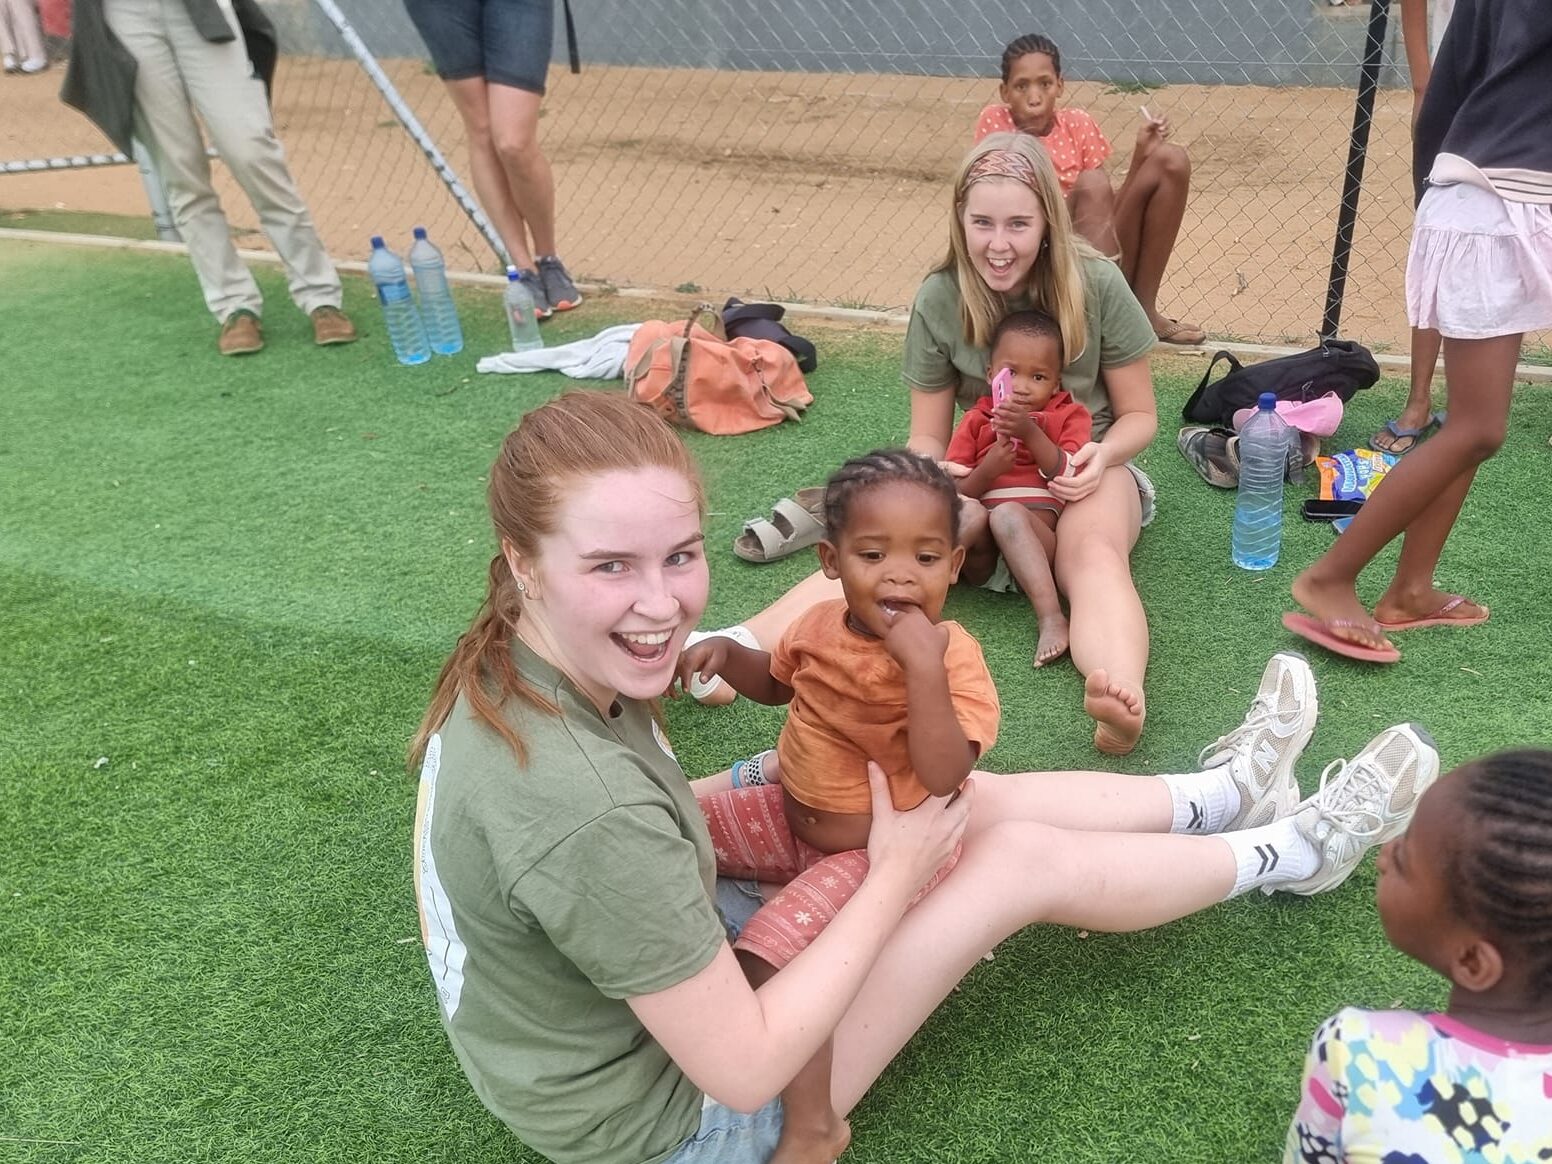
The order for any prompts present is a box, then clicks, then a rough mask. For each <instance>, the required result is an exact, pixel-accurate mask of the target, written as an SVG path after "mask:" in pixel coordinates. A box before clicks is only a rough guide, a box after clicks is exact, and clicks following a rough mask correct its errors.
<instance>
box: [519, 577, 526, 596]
mask: <svg viewBox="0 0 1552 1164" xmlns="http://www.w3.org/2000/svg"><path fill="white" fill-rule="evenodd" d="M517 592H518V593H519V594H527V593H528V587H526V586H524V585H523V582H522V579H518V583H517Z"/></svg>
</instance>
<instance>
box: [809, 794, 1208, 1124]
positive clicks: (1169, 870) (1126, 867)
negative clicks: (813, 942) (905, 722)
mask: <svg viewBox="0 0 1552 1164" xmlns="http://www.w3.org/2000/svg"><path fill="white" fill-rule="evenodd" d="M1235 871H1236V866H1235V858H1234V856H1233V852H1232V850H1231V849H1230V848H1229V845H1228V844H1227V842H1225V841H1223V840H1221V839H1219V838H1217V837H1183V836H1161V835H1150V834H1129V835H1118V834H1111V833H1070V832H1066V831H1063V830H1061V829H1051V828H1047V827H1045V826H1043V825H1038V824H1031V823H1022V822H1016V823H1003V824H998V825H996V826H995V827H993V828H990V829H988V830H986V831H985V832H984V833H981V834H979V835H977V836H975V837H972V838H970V839H968V840H967V841H966V843H965V848H964V853H963V855H962V856H961V857H960V860H959V864H958V866H956V868H955V869H954V871H953V872H952V873H951V874H949V876H948V877H947V878H946V879H945V880H944V881H943V883H942V884H940V885H939V886H938V887H937V888H935V889H934V890H933V891H932V892H931V893H929V894H928V895H927V896H926V897H924V898H923V899H922V900H921V901H920V902H919V903H918V904H917V905H916V906H915V907H914V908H913V909H912V910H910V911H909V912H908V913H907V914H906V915H905V916H904V918H902V919H901V922H900V925H899V927H898V928H897V929H896V930H895V933H894V935H893V936H892V937H891V938H890V939H889V942H888V944H887V945H886V946H885V947H884V951H883V953H882V954H881V955H880V957H879V960H878V962H877V963H876V964H875V965H874V967H873V972H872V973H871V974H870V975H869V976H868V979H867V982H866V983H865V984H864V985H863V987H862V991H861V993H860V994H859V995H858V996H857V1000H856V1001H855V1002H854V1003H853V1004H852V1006H851V1009H850V1010H848V1011H847V1012H846V1017H845V1018H843V1019H842V1020H841V1023H840V1025H839V1027H837V1029H836V1032H835V1040H834V1042H835V1053H834V1060H833V1063H834V1065H833V1082H832V1089H831V1095H832V1097H833V1100H834V1107H835V1110H836V1111H837V1112H840V1113H841V1114H842V1115H844V1114H846V1113H847V1112H849V1111H850V1110H851V1109H852V1108H853V1107H854V1106H855V1105H856V1103H857V1101H858V1100H859V1099H861V1098H862V1096H863V1094H864V1093H865V1092H866V1091H867V1089H868V1088H869V1087H870V1086H872V1084H873V1081H874V1080H875V1079H877V1078H878V1076H879V1073H880V1072H882V1071H883V1069H884V1068H885V1067H886V1066H888V1064H889V1062H890V1060H891V1059H893V1058H894V1057H895V1055H896V1054H898V1053H899V1050H900V1048H901V1047H903V1046H904V1045H905V1043H906V1041H907V1040H908V1039H910V1037H911V1036H912V1035H913V1034H914V1033H915V1032H916V1030H917V1028H918V1027H920V1026H921V1024H922V1023H923V1022H924V1021H926V1019H927V1016H928V1015H930V1014H931V1013H932V1011H933V1010H934V1009H935V1008H936V1007H937V1006H938V1004H939V1003H940V1002H941V1001H942V1000H943V999H944V998H945V997H947V995H948V992H949V991H950V990H951V989H952V988H953V986H954V984H955V983H957V982H958V981H959V980H960V979H961V978H962V977H964V975H965V973H966V972H967V971H968V970H969V969H970V968H971V967H972V966H974V965H975V964H976V961H977V960H978V959H979V958H980V957H981V956H982V955H983V954H984V953H985V952H986V951H987V950H990V949H992V948H994V947H995V946H996V945H997V944H998V943H999V942H1001V941H1002V940H1003V939H1004V938H1006V937H1008V936H1009V935H1010V934H1012V933H1014V932H1016V931H1017V930H1019V929H1022V928H1023V927H1024V926H1026V925H1030V924H1032V923H1034V922H1037V921H1038V922H1050V923H1055V924H1059V925H1073V926H1084V927H1088V928H1092V929H1098V930H1104V931H1109V932H1120V931H1125V930H1136V929H1146V928H1149V927H1151V926H1156V925H1162V924H1163V923H1165V922H1168V921H1173V920H1174V919H1176V918H1179V917H1184V916H1186V915H1187V914H1191V913H1195V912H1196V911H1198V910H1201V909H1205V908H1206V907H1207V906H1209V905H1212V904H1214V903H1215V902H1218V901H1222V900H1223V899H1224V898H1225V897H1227V896H1228V894H1229V892H1230V891H1231V889H1232V888H1233V886H1234V881H1235Z"/></svg>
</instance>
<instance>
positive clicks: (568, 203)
mask: <svg viewBox="0 0 1552 1164" xmlns="http://www.w3.org/2000/svg"><path fill="white" fill-rule="evenodd" d="M385 67H386V69H387V71H388V73H389V74H390V76H391V77H392V79H393V81H394V83H395V85H396V86H397V87H398V88H399V89H400V91H401V92H402V93H403V95H404V97H405V98H406V100H407V101H408V103H409V104H410V106H411V107H412V108H413V109H414V110H415V111H416V113H417V115H418V116H419V117H420V118H421V120H422V121H423V122H424V123H425V125H426V126H427V128H428V129H429V131H430V133H431V134H432V136H433V138H434V139H435V140H436V141H437V143H438V144H439V146H440V147H441V149H442V150H443V151H444V152H445V153H446V155H447V158H448V161H449V162H450V163H451V164H452V166H453V168H454V170H455V171H457V172H459V173H460V174H463V175H467V173H468V166H467V157H466V154H465V151H464V149H463V142H462V132H461V129H460V127H459V123H458V121H457V118H456V115H455V114H454V112H453V110H452V107H451V104H450V102H449V101H448V100H447V98H446V97H445V95H444V92H443V90H442V88H441V85H440V83H439V82H438V81H437V80H436V78H435V77H434V76H431V75H430V74H429V73H428V71H427V70H426V68H425V66H424V65H423V64H422V63H421V62H419V61H389V62H385ZM60 77H61V73H60V72H59V71H50V72H49V73H47V74H44V75H43V76H40V77H4V78H0V161H11V160H17V159H22V158H35V157H48V156H53V155H62V154H73V153H83V152H98V151H102V150H104V149H106V148H107V146H106V143H105V141H104V139H103V138H102V137H101V135H100V134H99V133H98V132H97V131H96V129H95V128H94V127H92V126H91V125H90V123H88V122H87V121H86V120H85V118H83V117H82V116H81V115H80V114H78V113H76V112H75V111H74V110H71V109H67V108H65V107H64V106H63V105H61V104H60V103H59V101H58V98H57V92H58V84H59V80H60ZM994 91H995V86H994V84H993V83H991V82H989V81H984V80H967V79H954V78H937V77H905V76H892V75H837V74H795V73H739V72H728V71H713V70H653V69H632V68H618V67H601V66H592V65H589V66H587V67H586V68H585V69H584V71H583V73H582V75H581V76H579V77H573V76H571V75H569V74H567V73H565V72H564V71H562V70H554V71H552V73H551V88H550V95H549V97H548V98H547V99H546V103H545V109H544V113H543V117H542V120H541V123H540V132H541V137H542V141H543V144H544V147H545V149H546V152H547V153H548V155H549V157H550V158H551V160H552V162H553V164H554V168H555V174H556V181H557V187H558V204H559V208H560V237H561V253H562V255H563V256H564V257H565V258H566V260H567V262H568V264H569V265H570V266H571V268H572V270H573V271H574V272H575V273H577V274H578V276H579V277H583V278H586V279H589V280H595V281H601V282H608V283H613V284H616V285H621V286H627V285H629V286H641V287H654V288H661V289H667V290H674V289H679V290H683V291H695V290H703V291H705V292H706V293H707V294H708V295H710V296H718V295H724V294H732V293H738V294H741V295H744V296H746V297H747V296H749V295H755V296H759V297H762V298H780V299H789V300H804V301H809V302H816V303H828V304H834V305H839V306H847V307H864V306H866V307H880V308H894V309H901V308H904V307H905V306H906V305H908V304H909V302H910V300H911V296H912V294H913V293H914V290H915V287H916V285H917V283H918V282H919V280H920V279H921V276H922V275H923V274H924V273H925V271H926V270H927V269H928V268H929V267H930V266H931V265H932V264H933V263H934V262H936V261H937V260H938V259H939V258H940V257H941V256H942V254H943V251H944V249H945V246H946V239H947V228H946V216H947V210H948V197H949V187H948V183H949V180H950V176H951V174H952V172H953V170H954V167H955V164H956V162H957V160H958V158H959V157H960V156H961V155H962V152H963V150H964V149H965V147H966V146H967V145H968V144H969V142H970V132H971V128H972V126H973V124H974V122H975V117H976V114H977V112H978V111H979V109H980V107H981V106H982V105H983V104H984V103H985V102H986V101H987V100H989V99H991V97H992V96H993V94H994ZM1066 103H1067V104H1069V105H1075V106H1080V107H1083V108H1086V109H1088V110H1089V111H1091V112H1092V113H1093V114H1094V115H1095V116H1096V117H1097V118H1098V119H1099V121H1100V124H1101V125H1102V126H1103V128H1104V130H1105V132H1106V134H1107V135H1108V136H1109V137H1110V138H1111V140H1112V141H1113V143H1114V144H1115V156H1114V157H1113V158H1112V159H1111V168H1112V171H1113V175H1114V177H1115V179H1116V181H1119V179H1120V177H1121V175H1122V174H1124V172H1125V166H1126V162H1127V159H1128V158H1129V156H1130V154H1131V151H1132V142H1133V139H1134V137H1135V134H1136V130H1137V126H1138V123H1139V121H1138V106H1139V105H1140V104H1147V105H1148V106H1149V108H1150V109H1151V110H1152V111H1153V112H1155V113H1167V114H1168V115H1169V116H1170V118H1171V119H1172V122H1173V124H1174V127H1175V137H1174V140H1176V141H1178V142H1180V143H1182V144H1183V145H1185V146H1186V147H1187V148H1188V150H1189V151H1190V154H1191V157H1192V163H1193V167H1194V173H1193V177H1192V192H1191V200H1190V205H1189V207H1188V209H1187V212H1186V220H1185V225H1184V227H1183V229H1182V233H1181V238H1180V241H1179V244H1178V246H1177V250H1176V259H1175V262H1174V263H1173V265H1172V267H1171V270H1170V272H1169V275H1168V278H1167V281H1166V289H1165V294H1164V295H1163V296H1162V297H1161V306H1163V307H1164V309H1165V310H1166V311H1168V312H1169V313H1170V314H1173V315H1176V316H1179V317H1180V318H1183V319H1190V320H1194V321H1200V322H1202V323H1203V324H1204V325H1205V326H1206V327H1207V328H1208V329H1209V331H1210V333H1211V334H1213V335H1214V336H1218V337H1221V338H1237V339H1253V340H1261V341H1271V342H1288V343H1306V342H1308V341H1310V340H1311V339H1312V338H1313V336H1314V334H1315V331H1316V328H1317V326H1318V324H1319V322H1320V318H1321V313H1322V310H1323V306H1324V300H1325V290H1326V278H1327V274H1328V271H1329V268H1330V262H1331V247H1332V238H1333V235H1334V233H1335V228H1336V215H1337V206H1338V202H1339V199H1340V196H1341V187H1342V174H1343V168H1344V165H1345V162H1346V156H1347V143H1348V135H1349V131H1350V128H1351V122H1352V107H1353V98H1352V94H1351V92H1350V91H1345V90H1335V89H1307V88H1299V89H1294V88H1289V89H1273V88H1259V87H1252V86H1217V87H1197V86H1182V85H1171V86H1167V87H1164V88H1161V89H1156V90H1152V91H1148V92H1140V93H1139V92H1121V91H1117V90H1115V89H1111V88H1107V87H1106V86H1104V85H1102V84H1098V83H1080V82H1073V83H1069V85H1068V87H1067V95H1066ZM1409 111H1410V94H1408V93H1405V92H1394V91H1392V92H1382V93H1381V94H1380V99H1379V105H1378V108H1377V110H1376V114H1375V124H1374V129H1373V137H1372V141H1371V149H1370V154H1369V158H1368V169H1367V175H1366V180H1365V189H1364V194H1363V198H1362V202H1361V210H1360V215H1359V220H1358V227H1357V231H1356V234H1355V239H1354V244H1355V245H1354V252H1353V261H1352V270H1351V274H1350V276H1349V279H1348V284H1347V297H1346V303H1345V307H1344V314H1343V319H1342V331H1343V334H1346V335H1350V336H1354V337H1357V338H1361V339H1364V340H1366V341H1368V342H1370V343H1372V344H1375V345H1377V346H1380V347H1383V348H1386V349H1390V350H1405V334H1406V333H1405V318H1404V310H1403V296H1402V291H1403V287H1402V282H1403V279H1402V276H1403V271H1404V268H1405V260H1406V243H1407V234H1408V230H1409V226H1410V217H1411V211H1410V207H1411V195H1410V186H1409V180H1408V171H1409V167H1410V160H1409V153H1410V142H1409V138H1408V132H1407V117H1408V114H1409ZM275 115H276V117H275V120H276V126H277V130H278V132H279V135H280V137H281V139H282V141H283V142H284V143H285V146H286V149H287V151H288V154H289V156H290V158H291V162H292V166H293V168H294V170H295V172H296V174H297V178H298V181H299V182H300V184H301V186H302V190H303V193H304V194H305V195H306V197H307V199H308V201H309V204H310V206H311V207H312V210H313V214H314V217H315V218H316V219H317V222H318V225H319V228H320V230H321V232H322V234H323V237H324V240H325V242H326V244H327V245H328V247H329V250H330V252H331V253H333V254H335V255H337V256H339V257H342V258H362V257H364V256H365V254H366V251H367V249H368V246H367V239H368V236H369V235H371V234H374V233H382V234H384V235H386V236H388V237H390V238H391V239H394V240H398V241H400V242H404V241H405V240H407V239H408V236H409V232H410V228H411V227H412V226H413V225H415V224H416V223H423V224H425V225H426V226H427V227H428V228H429V229H430V230H431V232H432V236H433V237H434V238H436V239H438V240H439V241H441V243H442V244H443V246H444V248H445V249H446V250H447V251H448V253H449V258H450V261H451V262H452V263H453V265H455V266H457V267H461V268H465V269H484V270H493V269H495V259H494V257H493V255H492V254H491V251H490V249H489V248H488V247H487V246H486V245H485V244H484V242H483V240H482V239H481V236H480V235H479V233H478V232H477V231H476V230H475V229H474V228H473V227H472V226H471V225H470V224H469V223H468V220H467V219H466V218H464V217H463V215H462V213H461V211H460V210H459V209H458V207H457V205H456V203H455V202H454V201H453V199H452V198H451V197H450V196H449V195H448V194H447V193H446V191H445V189H444V188H443V186H442V185H441V184H440V182H439V180H438V179H437V177H436V175H435V174H434V173H433V171H432V168H431V166H430V165H429V164H428V162H427V161H426V159H425V158H424V156H423V155H422V154H421V152H420V150H419V149H418V148H417V147H416V146H415V144H414V143H413V142H412V141H411V140H410V138H409V137H408V136H407V135H406V134H405V133H404V132H403V130H402V129H401V128H400V127H399V125H398V123H397V122H396V121H395V120H394V118H393V115H392V113H391V112H390V110H389V109H388V107H387V106H386V105H385V104H384V103H383V101H382V99H381V98H380V96H379V95H378V94H377V92H376V91H375V90H374V89H373V88H372V86H371V84H370V82H369V81H368V80H367V78H366V76H365V75H364V74H363V73H362V71H361V70H360V68H359V67H357V66H356V65H355V63H354V62H350V61H338V60H328V59H321V58H297V59H292V60H288V61H285V62H283V63H282V66H281V72H280V75H279V77H278V79H277V84H276V92H275ZM217 174H218V182H217V186H218V189H219V190H220V192H221V195H222V201H223V203H224V205H225V206H226V207H227V208H228V213H229V216H230V218H231V221H232V223H233V226H234V229H235V230H237V231H238V232H239V233H240V234H241V235H242V239H241V241H242V244H243V245H245V246H263V245H264V242H263V239H262V236H261V235H260V234H258V232H257V221H256V219H255V216H254V214H253V212H252V210H251V208H250V207H249V206H248V204H247V201H246V199H244V198H243V197H242V195H241V193H240V191H238V190H236V188H235V185H234V184H233V183H232V182H231V180H230V179H229V178H228V177H227V176H226V175H225V174H224V173H222V172H221V170H220V167H219V165H217ZM0 208H6V209H21V208H58V209H68V210H81V211H96V212H105V213H117V214H130V215H144V214H145V213H146V199H145V195H144V192H143V189H142V187H141V184H140V178H139V175H138V173H137V172H136V170H135V169H134V168H133V167H115V168H106V169H91V170H76V171H69V172H62V171H56V172H46V173H36V174H0Z"/></svg>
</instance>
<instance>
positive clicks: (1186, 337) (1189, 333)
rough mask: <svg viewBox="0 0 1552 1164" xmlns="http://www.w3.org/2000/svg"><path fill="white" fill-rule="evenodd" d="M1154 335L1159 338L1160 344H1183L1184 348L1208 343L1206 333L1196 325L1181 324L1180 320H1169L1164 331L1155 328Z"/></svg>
mask: <svg viewBox="0 0 1552 1164" xmlns="http://www.w3.org/2000/svg"><path fill="white" fill-rule="evenodd" d="M1153 334H1154V335H1156V336H1157V337H1158V338H1159V342H1160V343H1166V344H1181V345H1182V346H1184V347H1195V346H1196V345H1197V344H1204V343H1206V342H1207V333H1206V332H1205V331H1203V330H1202V329H1201V328H1199V327H1197V326H1196V325H1195V324H1191V323H1181V322H1180V321H1179V320H1178V319H1171V320H1169V321H1168V323H1167V325H1166V326H1165V327H1164V328H1162V329H1160V328H1154V329H1153Z"/></svg>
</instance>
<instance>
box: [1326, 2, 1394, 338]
mask: <svg viewBox="0 0 1552 1164" xmlns="http://www.w3.org/2000/svg"><path fill="white" fill-rule="evenodd" d="M1389 20H1390V2H1389V0H1370V2H1369V33H1368V38H1367V39H1366V40H1365V41H1364V46H1363V65H1362V67H1361V68H1360V69H1359V72H1358V99H1357V100H1356V101H1355V102H1354V103H1353V133H1352V138H1351V140H1350V141H1349V142H1348V146H1347V174H1346V177H1344V178H1343V180H1342V205H1341V208H1340V209H1339V210H1338V211H1337V218H1336V241H1335V242H1334V243H1333V244H1332V247H1331V277H1330V279H1329V281H1328V282H1327V283H1326V314H1325V316H1324V318H1322V319H1321V321H1320V331H1319V335H1320V338H1321V339H1322V340H1328V339H1331V338H1333V337H1334V336H1335V335H1336V334H1337V330H1338V329H1339V328H1340V327H1341V324H1342V295H1343V293H1344V292H1345V291H1346V289H1347V265H1348V262H1349V260H1350V259H1351V258H1352V253H1353V228H1354V227H1355V226H1357V224H1358V196H1359V194H1360V193H1362V191H1363V164H1364V161H1365V160H1366V159H1367V158H1368V154H1369V129H1370V127H1371V126H1372V125H1373V124H1374V93H1375V90H1376V89H1378V88H1379V80H1380V58H1381V56H1382V54H1383V52H1384V47H1385V28H1386V26H1387V24H1388V23H1389Z"/></svg>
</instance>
